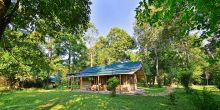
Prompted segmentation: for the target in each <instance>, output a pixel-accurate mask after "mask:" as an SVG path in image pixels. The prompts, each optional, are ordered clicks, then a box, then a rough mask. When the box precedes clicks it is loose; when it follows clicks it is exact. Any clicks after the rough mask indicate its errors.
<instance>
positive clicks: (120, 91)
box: [119, 74, 121, 94]
mask: <svg viewBox="0 0 220 110" xmlns="http://www.w3.org/2000/svg"><path fill="white" fill-rule="evenodd" d="M119 78H120V94H121V74H120V75H119Z"/></svg>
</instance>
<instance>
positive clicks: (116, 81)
mask: <svg viewBox="0 0 220 110" xmlns="http://www.w3.org/2000/svg"><path fill="white" fill-rule="evenodd" d="M119 83H120V82H119V79H118V78H116V77H112V78H110V79H108V88H109V89H110V90H111V91H112V93H111V96H113V97H114V96H115V95H116V87H117V86H118V85H119Z"/></svg>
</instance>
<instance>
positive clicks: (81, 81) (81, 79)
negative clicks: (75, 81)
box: [80, 76, 83, 91]
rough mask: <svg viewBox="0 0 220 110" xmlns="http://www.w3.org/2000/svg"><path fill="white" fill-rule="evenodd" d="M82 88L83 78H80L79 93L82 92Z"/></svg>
mask: <svg viewBox="0 0 220 110" xmlns="http://www.w3.org/2000/svg"><path fill="white" fill-rule="evenodd" d="M82 88H83V77H82V76H81V77H80V91H82Z"/></svg>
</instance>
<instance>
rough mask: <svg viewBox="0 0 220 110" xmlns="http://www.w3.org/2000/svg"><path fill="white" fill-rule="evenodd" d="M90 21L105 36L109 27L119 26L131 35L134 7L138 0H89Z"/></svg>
mask: <svg viewBox="0 0 220 110" xmlns="http://www.w3.org/2000/svg"><path fill="white" fill-rule="evenodd" d="M91 1H92V5H91V16H90V21H91V22H92V23H93V24H94V25H95V26H96V28H97V29H98V31H99V36H101V35H102V36H106V35H107V34H108V32H109V31H110V29H111V28H113V27H119V28H121V29H123V30H125V31H127V32H128V33H129V34H130V35H133V24H134V21H135V11H134V10H135V8H136V7H137V6H138V3H139V0H91Z"/></svg>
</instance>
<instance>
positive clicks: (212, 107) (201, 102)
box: [190, 88, 218, 110]
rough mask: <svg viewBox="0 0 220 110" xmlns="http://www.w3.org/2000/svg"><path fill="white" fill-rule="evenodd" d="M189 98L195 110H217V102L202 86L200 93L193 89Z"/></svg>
mask: <svg viewBox="0 0 220 110" xmlns="http://www.w3.org/2000/svg"><path fill="white" fill-rule="evenodd" d="M190 100H191V101H192V103H193V104H194V106H195V107H196V109H197V110H217V109H218V103H217V101H215V100H214V98H213V96H212V94H211V93H210V92H209V91H207V90H206V89H205V88H203V91H202V93H199V92H197V91H193V92H192V95H191V97H190Z"/></svg>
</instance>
